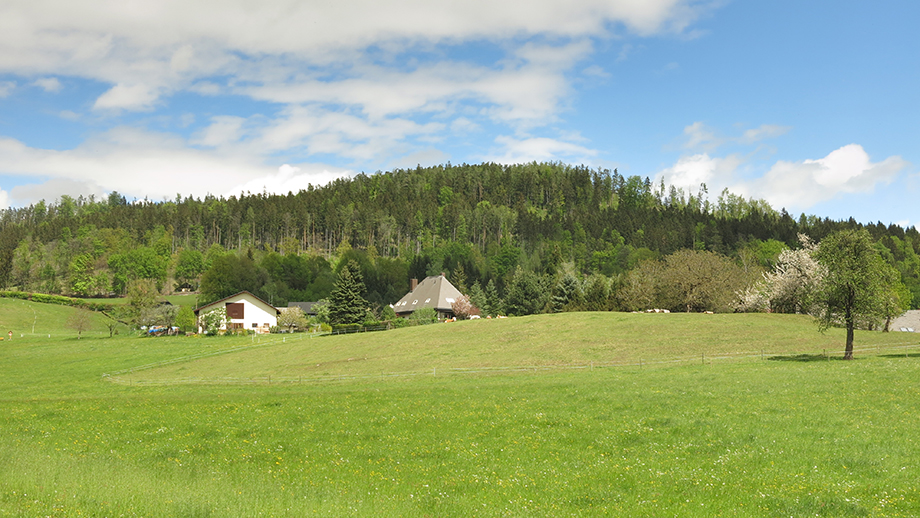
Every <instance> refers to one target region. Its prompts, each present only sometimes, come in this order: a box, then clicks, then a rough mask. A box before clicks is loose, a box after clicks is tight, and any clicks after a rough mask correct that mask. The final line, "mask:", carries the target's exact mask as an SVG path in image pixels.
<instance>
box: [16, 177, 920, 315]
mask: <svg viewBox="0 0 920 518" xmlns="http://www.w3.org/2000/svg"><path fill="white" fill-rule="evenodd" d="M842 230H865V231H866V232H867V234H868V235H869V236H870V239H871V242H872V246H873V248H874V249H875V250H876V251H877V252H878V253H879V254H880V256H881V257H882V258H883V260H884V261H885V262H886V264H889V265H891V266H892V267H893V268H894V269H895V270H896V271H897V273H898V275H899V277H900V281H901V282H902V283H903V284H904V285H905V286H906V287H907V291H908V292H909V293H910V295H911V297H910V299H911V304H912V305H913V306H914V307H916V306H917V305H918V303H920V255H918V251H920V233H918V232H917V230H916V229H914V228H912V227H911V228H908V229H904V228H902V227H899V226H897V225H884V224H882V223H876V224H872V223H869V224H862V223H858V222H856V221H854V220H853V219H852V218H851V219H849V220H845V221H835V220H830V219H828V218H823V219H822V218H818V217H815V216H806V215H802V216H800V217H798V218H793V217H792V216H791V215H790V214H788V213H787V212H786V211H785V210H779V211H777V210H775V209H773V208H772V207H770V206H769V205H768V204H767V203H765V202H764V201H762V200H754V199H745V198H743V197H740V196H737V195H734V194H732V193H730V192H727V191H723V192H722V193H721V194H720V195H718V196H717V197H715V201H710V200H709V197H708V193H707V192H706V188H705V186H701V187H700V189H699V191H697V192H685V191H682V190H680V189H676V188H673V187H666V186H664V185H661V184H659V185H655V184H653V183H652V182H651V181H649V179H647V178H645V179H643V178H640V177H636V176H633V177H624V176H622V175H620V174H619V173H618V172H617V171H616V170H614V171H609V170H605V169H591V168H587V167H583V166H569V165H565V164H560V163H530V164H518V165H500V164H492V163H485V164H474V165H468V164H463V165H457V166H454V165H451V164H446V165H442V166H434V167H427V168H422V167H418V168H415V169H397V170H393V171H390V172H378V173H375V174H372V175H366V174H359V175H357V176H355V177H352V178H342V179H339V180H336V181H334V182H332V183H330V184H328V185H325V186H311V187H310V188H308V189H306V190H302V191H300V192H297V193H288V194H268V193H256V194H251V193H247V194H245V195H241V196H230V197H227V198H223V197H215V196H206V197H204V198H192V197H184V198H183V197H182V196H178V195H177V196H176V198H175V199H173V200H162V201H150V200H140V201H137V200H135V201H132V202H129V201H128V200H127V199H126V198H125V197H124V196H122V195H120V194H118V193H117V192H113V193H111V194H110V195H109V196H107V197H106V198H105V199H100V200H97V199H95V198H93V197H90V198H82V197H80V198H72V197H69V196H62V197H61V198H60V199H58V200H54V201H42V202H39V203H37V204H34V205H31V206H29V207H22V208H10V209H6V210H3V211H0V285H2V286H3V287H6V288H11V289H19V290H23V291H34V292H42V293H54V294H65V295H74V296H80V297H92V296H109V295H126V294H127V293H128V291H129V289H130V287H131V285H132V283H136V282H138V281H141V280H147V281H152V282H153V283H154V285H155V287H156V289H157V290H159V291H160V292H171V291H175V290H178V289H181V288H186V289H189V290H193V291H200V293H201V297H202V300H201V302H202V303H204V302H207V301H209V300H216V298H220V297H222V296H226V295H229V294H232V293H230V292H231V291H232V290H236V291H239V289H248V290H249V291H252V292H253V293H256V294H257V295H259V296H260V297H262V298H264V299H265V300H268V301H270V302H272V303H273V304H276V305H284V304H285V303H286V302H288V301H294V300H305V301H313V300H320V299H324V298H328V297H329V295H330V293H331V292H332V289H333V286H334V283H335V280H336V278H337V275H339V274H340V273H341V270H342V268H343V267H344V265H346V264H348V263H349V262H351V261H353V262H354V263H355V264H356V265H357V266H358V268H359V269H360V272H361V275H362V277H363V280H364V284H365V287H366V293H365V296H366V298H367V300H368V302H369V303H370V304H371V305H372V306H373V307H375V308H383V307H385V306H386V305H387V304H390V303H393V302H395V301H396V300H397V299H398V298H399V297H401V296H402V295H403V294H405V292H406V291H408V280H409V279H410V278H419V279H421V278H424V277H425V276H427V275H435V274H439V273H442V272H443V273H445V274H447V275H448V278H449V279H451V281H452V282H454V284H457V285H458V287H461V288H462V290H463V289H465V290H467V291H469V292H470V294H471V297H473V298H474V299H477V302H478V303H480V304H482V305H483V306H485V307H490V306H491V307H494V308H495V310H496V311H501V312H504V313H516V314H523V313H532V312H542V311H557V310H573V309H578V308H584V309H644V308H648V307H651V306H650V305H654V306H661V307H666V308H669V309H674V310H691V311H699V310H714V311H722V310H729V308H730V307H731V306H730V304H729V303H728V302H727V299H730V298H731V297H730V296H727V295H724V293H733V292H734V291H733V290H735V288H736V287H737V286H739V285H745V284H746V283H747V284H750V283H752V282H753V281H754V280H756V279H758V278H759V277H760V276H761V275H762V273H763V272H765V271H769V270H770V269H771V268H773V267H774V265H775V263H776V261H777V259H778V257H779V255H780V254H781V253H782V252H783V250H787V249H799V248H801V247H802V244H801V243H800V242H799V239H798V235H799V234H805V235H808V236H811V238H813V239H815V240H817V241H820V240H822V239H823V238H824V237H826V236H828V235H830V234H832V233H834V232H838V231H842ZM700 259H702V260H700ZM691 263H692V264H697V265H698V267H699V268H700V270H699V271H697V272H696V275H697V277H698V278H707V279H711V280H712V282H714V283H716V282H717V283H721V286H722V292H723V295H722V296H720V298H719V297H717V298H713V299H711V300H710V299H706V300H705V301H704V300H703V299H702V298H700V297H701V296H696V295H695V296H694V297H695V298H694V297H690V298H687V297H684V296H682V295H679V293H684V292H693V293H701V292H702V291H703V290H702V288H700V287H698V286H693V285H686V286H685V288H686V289H685V290H683V291H682V289H678V288H676V287H678V286H684V285H683V284H681V282H682V281H681V280H680V279H676V278H673V272H675V271H682V269H687V268H691V266H690V264H691ZM704 267H705V268H708V269H709V270H704V269H703V268H704ZM713 268H719V269H721V270H719V272H715V271H711V270H712V269H713ZM726 272H727V273H726ZM669 276H671V277H669ZM650 286H652V288H651V289H650V288H649V287H650ZM233 293H235V291H233Z"/></svg>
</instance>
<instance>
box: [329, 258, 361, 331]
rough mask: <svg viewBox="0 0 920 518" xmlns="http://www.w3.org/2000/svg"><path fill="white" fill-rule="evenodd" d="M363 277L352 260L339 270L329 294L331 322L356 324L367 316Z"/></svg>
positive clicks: (358, 267) (359, 268)
mask: <svg viewBox="0 0 920 518" xmlns="http://www.w3.org/2000/svg"><path fill="white" fill-rule="evenodd" d="M364 290H365V288H364V278H363V276H362V275H361V267H360V266H358V263H356V262H354V261H349V262H348V264H346V265H345V267H344V268H342V271H341V272H339V278H338V280H337V281H336V283H335V287H333V288H332V293H330V294H329V321H330V323H332V324H356V323H359V322H363V321H364V319H365V317H366V316H367V300H365V299H364Z"/></svg>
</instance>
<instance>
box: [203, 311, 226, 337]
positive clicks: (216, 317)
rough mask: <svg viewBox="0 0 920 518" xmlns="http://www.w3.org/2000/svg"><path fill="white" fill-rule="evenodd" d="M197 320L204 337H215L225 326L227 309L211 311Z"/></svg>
mask: <svg viewBox="0 0 920 518" xmlns="http://www.w3.org/2000/svg"><path fill="white" fill-rule="evenodd" d="M198 318H199V320H200V322H201V327H202V328H203V329H204V333H205V334H206V335H216V334H218V333H220V330H221V329H222V328H224V327H225V326H226V325H227V308H224V307H220V308H217V309H212V310H211V311H208V312H207V313H205V314H204V315H201V316H200V317H198Z"/></svg>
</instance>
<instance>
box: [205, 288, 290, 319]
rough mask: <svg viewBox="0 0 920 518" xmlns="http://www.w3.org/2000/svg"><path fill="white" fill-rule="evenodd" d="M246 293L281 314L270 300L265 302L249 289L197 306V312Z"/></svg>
mask: <svg viewBox="0 0 920 518" xmlns="http://www.w3.org/2000/svg"><path fill="white" fill-rule="evenodd" d="M244 294H245V295H249V296H250V297H252V298H254V299H256V300H258V301H259V302H261V303H262V304H265V305H266V306H268V307H270V308H274V309H275V314H276V315H280V314H281V310H280V309H278V308H276V307H275V306H272V305H271V304H269V303H268V302H265V301H264V300H262V299H260V298H259V297H256V296H255V295H253V294H252V292H249V291H246V290H243V291H241V292H238V293H234V294H233V295H230V296H229V297H224V298H222V299H220V300H215V301H214V302H211V303H210V304H205V305H204V306H201V307H198V308H195V314H196V315H197V314H198V312H199V311H201V310H202V309H204V308H207V307H211V306H216V305H217V304H220V303H221V302H226V301H228V300H230V299H232V298H234V297H239V296H240V295H244Z"/></svg>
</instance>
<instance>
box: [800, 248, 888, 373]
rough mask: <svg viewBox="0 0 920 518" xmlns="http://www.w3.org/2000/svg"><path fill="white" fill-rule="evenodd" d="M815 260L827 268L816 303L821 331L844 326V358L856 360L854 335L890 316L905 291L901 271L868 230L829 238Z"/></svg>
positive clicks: (815, 307)
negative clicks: (860, 328) (880, 251)
mask: <svg viewBox="0 0 920 518" xmlns="http://www.w3.org/2000/svg"><path fill="white" fill-rule="evenodd" d="M815 258H816V259H817V260H818V261H819V262H820V263H821V264H822V265H823V266H824V267H825V268H826V274H825V276H824V280H823V282H822V283H821V286H820V288H819V289H818V291H817V294H816V298H815V300H814V305H813V308H814V312H815V318H816V319H817V321H818V324H819V326H820V327H821V329H822V330H823V329H827V328H828V327H830V326H832V325H837V324H840V323H842V324H843V325H844V326H845V327H846V330H847V338H846V350H845V352H844V359H846V360H852V359H853V335H854V330H855V329H856V326H857V325H858V324H860V323H862V324H864V325H867V326H874V325H877V324H879V323H880V322H881V321H882V320H883V319H885V317H886V316H887V314H886V313H888V312H889V311H890V310H889V307H888V306H889V298H890V297H891V296H892V294H893V293H896V292H899V291H901V292H903V290H902V289H899V288H898V286H897V285H898V284H900V282H901V281H900V280H899V278H898V277H899V276H898V275H897V272H892V271H891V270H893V267H892V266H891V265H889V264H888V263H886V262H885V261H884V260H883V259H882V258H881V256H880V255H879V254H878V251H877V250H876V249H875V247H874V246H873V244H872V237H871V236H870V235H869V233H868V232H867V231H865V230H842V231H839V232H835V233H833V234H830V235H829V236H827V237H825V238H824V239H823V240H822V241H821V244H820V245H818V250H817V252H815Z"/></svg>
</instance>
